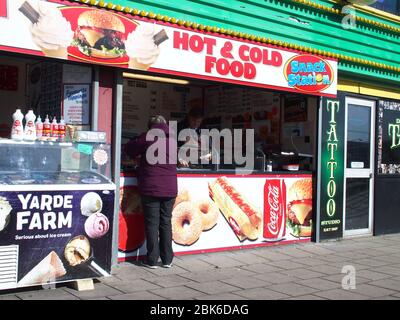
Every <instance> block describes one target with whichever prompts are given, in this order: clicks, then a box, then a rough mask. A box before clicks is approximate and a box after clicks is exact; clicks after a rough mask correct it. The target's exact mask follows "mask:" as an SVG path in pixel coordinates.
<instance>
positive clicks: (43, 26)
mask: <svg viewBox="0 0 400 320" xmlns="http://www.w3.org/2000/svg"><path fill="white" fill-rule="evenodd" d="M20 11H21V12H22V13H23V14H24V15H25V16H26V17H27V18H28V19H29V20H31V22H32V26H31V28H30V31H31V35H32V40H33V42H34V43H35V44H36V45H37V46H38V47H39V48H40V49H41V50H42V52H43V54H44V55H45V56H47V57H53V58H62V59H67V58H68V52H67V49H68V47H69V46H70V45H71V42H72V39H73V36H74V33H73V31H72V28H71V24H70V22H69V21H67V19H65V18H64V17H63V15H62V13H61V11H60V10H59V9H57V8H55V7H52V6H49V5H48V3H46V2H44V1H38V2H37V10H36V9H35V8H33V7H32V6H31V5H30V4H29V3H28V2H24V3H23V5H22V6H21V8H20Z"/></svg>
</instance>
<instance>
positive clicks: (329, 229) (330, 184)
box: [317, 98, 345, 241]
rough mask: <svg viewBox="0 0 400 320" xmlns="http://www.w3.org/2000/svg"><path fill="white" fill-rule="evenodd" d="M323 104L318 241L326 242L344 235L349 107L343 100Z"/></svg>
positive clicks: (321, 115)
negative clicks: (345, 169)
mask: <svg viewBox="0 0 400 320" xmlns="http://www.w3.org/2000/svg"><path fill="white" fill-rule="evenodd" d="M321 101H322V102H321V111H320V112H321V114H320V123H319V126H320V136H319V163H318V173H319V179H318V181H319V185H318V187H317V189H318V202H319V203H318V207H319V212H317V215H318V214H319V219H317V221H319V224H318V226H317V228H319V238H318V239H317V240H321V241H322V240H328V239H335V238H340V237H342V234H343V230H342V229H343V228H342V226H343V210H344V206H343V186H344V143H345V141H344V136H345V135H344V127H345V126H344V122H345V107H344V103H341V101H340V100H332V99H327V98H322V100H321Z"/></svg>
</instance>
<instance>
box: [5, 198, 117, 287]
mask: <svg viewBox="0 0 400 320" xmlns="http://www.w3.org/2000/svg"><path fill="white" fill-rule="evenodd" d="M113 209H114V191H113V190H95V191H89V190H87V191H40V192H39V191H36V192H29V191H26V192H25V191H21V192H16V191H15V192H11V191H9V192H0V249H1V250H0V261H1V263H2V265H1V268H0V271H1V275H2V277H1V278H0V289H6V288H15V287H25V286H33V285H45V284H51V283H56V282H63V281H71V280H77V279H87V278H98V277H102V276H107V275H108V274H109V273H110V271H111V245H112V222H113V220H112V219H113ZM8 248H10V249H8ZM6 249H7V250H6ZM10 250H11V251H10ZM15 252H18V254H15ZM7 264H8V267H7V268H5V267H6V266H7Z"/></svg>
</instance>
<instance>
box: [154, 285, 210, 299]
mask: <svg viewBox="0 0 400 320" xmlns="http://www.w3.org/2000/svg"><path fill="white" fill-rule="evenodd" d="M150 292H151V293H153V294H155V295H158V296H161V297H164V298H166V299H169V300H187V299H193V298H198V297H201V296H204V293H203V292H200V291H197V290H194V289H192V288H188V287H186V286H179V287H173V288H162V289H157V290H150Z"/></svg>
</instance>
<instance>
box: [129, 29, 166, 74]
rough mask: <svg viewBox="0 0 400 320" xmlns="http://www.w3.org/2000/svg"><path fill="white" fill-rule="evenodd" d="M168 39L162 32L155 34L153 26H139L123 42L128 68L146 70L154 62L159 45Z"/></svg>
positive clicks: (158, 52) (157, 54)
mask: <svg viewBox="0 0 400 320" xmlns="http://www.w3.org/2000/svg"><path fill="white" fill-rule="evenodd" d="M167 39H168V36H167V34H166V32H165V31H164V30H161V31H160V32H159V33H157V34H156V33H155V29H154V24H141V25H139V26H138V27H137V28H136V30H135V31H133V32H132V33H130V34H129V35H128V38H127V40H126V42H125V47H126V53H127V54H128V56H129V68H132V69H139V70H147V69H148V68H150V66H151V65H152V64H153V63H155V62H156V60H157V58H158V56H159V54H160V48H159V45H160V44H161V42H163V41H165V40H167Z"/></svg>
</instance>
